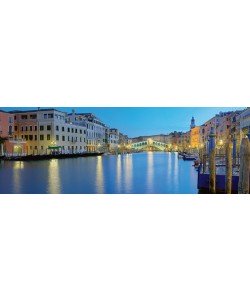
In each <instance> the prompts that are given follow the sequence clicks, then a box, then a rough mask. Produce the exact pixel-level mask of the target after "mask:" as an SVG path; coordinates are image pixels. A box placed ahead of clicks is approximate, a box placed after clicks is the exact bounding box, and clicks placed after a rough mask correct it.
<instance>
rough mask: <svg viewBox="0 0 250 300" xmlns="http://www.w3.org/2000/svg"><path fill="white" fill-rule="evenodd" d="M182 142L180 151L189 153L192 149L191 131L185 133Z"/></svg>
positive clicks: (182, 135)
mask: <svg viewBox="0 0 250 300" xmlns="http://www.w3.org/2000/svg"><path fill="white" fill-rule="evenodd" d="M180 140H181V147H180V149H181V150H182V151H189V150H190V148H191V145H190V131H187V132H183V133H182V134H181V136H180Z"/></svg>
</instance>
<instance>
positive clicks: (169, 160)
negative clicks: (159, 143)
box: [167, 152, 172, 184]
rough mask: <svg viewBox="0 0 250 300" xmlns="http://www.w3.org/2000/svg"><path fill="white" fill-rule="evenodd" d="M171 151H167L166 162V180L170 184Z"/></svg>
mask: <svg viewBox="0 0 250 300" xmlns="http://www.w3.org/2000/svg"><path fill="white" fill-rule="evenodd" d="M171 169H172V153H171V152H168V163H167V170H168V172H167V181H168V183H170V184H171V179H172V170H171Z"/></svg>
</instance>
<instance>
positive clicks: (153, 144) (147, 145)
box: [131, 139, 169, 151]
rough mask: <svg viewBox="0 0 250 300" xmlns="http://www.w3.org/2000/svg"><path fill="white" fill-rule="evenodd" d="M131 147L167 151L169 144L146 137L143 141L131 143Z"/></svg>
mask: <svg viewBox="0 0 250 300" xmlns="http://www.w3.org/2000/svg"><path fill="white" fill-rule="evenodd" d="M131 148H132V149H134V150H142V151H167V150H168V149H169V145H168V144H166V143H162V142H157V141H154V140H153V139H147V140H145V141H140V142H136V143H132V144H131Z"/></svg>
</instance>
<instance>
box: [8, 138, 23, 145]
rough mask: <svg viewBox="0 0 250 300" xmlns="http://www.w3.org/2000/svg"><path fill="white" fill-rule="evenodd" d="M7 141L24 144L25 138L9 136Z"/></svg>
mask: <svg viewBox="0 0 250 300" xmlns="http://www.w3.org/2000/svg"><path fill="white" fill-rule="evenodd" d="M8 141H9V142H10V143H14V144H25V143H26V140H25V139H15V138H9V139H8Z"/></svg>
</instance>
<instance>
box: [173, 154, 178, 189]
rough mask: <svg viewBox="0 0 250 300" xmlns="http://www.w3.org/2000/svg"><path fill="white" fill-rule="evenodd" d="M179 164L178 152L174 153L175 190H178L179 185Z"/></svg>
mask: <svg viewBox="0 0 250 300" xmlns="http://www.w3.org/2000/svg"><path fill="white" fill-rule="evenodd" d="M178 162H179V161H178V152H175V153H174V172H173V174H174V182H173V184H174V188H176V187H177V185H178V171H179V168H178V167H179V166H178Z"/></svg>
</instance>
